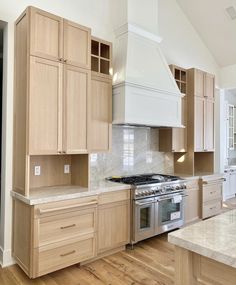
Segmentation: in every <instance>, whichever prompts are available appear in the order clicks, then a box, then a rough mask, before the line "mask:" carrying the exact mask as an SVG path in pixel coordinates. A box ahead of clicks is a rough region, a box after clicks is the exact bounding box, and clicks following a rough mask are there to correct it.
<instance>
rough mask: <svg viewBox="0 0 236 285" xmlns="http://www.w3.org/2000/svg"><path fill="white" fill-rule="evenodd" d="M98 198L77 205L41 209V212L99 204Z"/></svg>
mask: <svg viewBox="0 0 236 285" xmlns="http://www.w3.org/2000/svg"><path fill="white" fill-rule="evenodd" d="M97 203H98V202H97V200H94V201H91V202H88V203H81V204H76V205H71V206H66V207H60V208H53V209H45V210H43V209H39V214H40V215H41V214H47V213H52V212H55V211H62V210H69V209H74V208H78V207H84V206H90V205H95V204H97Z"/></svg>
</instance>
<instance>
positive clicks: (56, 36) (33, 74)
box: [14, 7, 91, 165]
mask: <svg viewBox="0 0 236 285" xmlns="http://www.w3.org/2000/svg"><path fill="white" fill-rule="evenodd" d="M15 25H16V27H15V29H16V45H15V53H16V70H17V72H16V73H15V85H16V88H15V100H17V99H16V98H18V97H21V102H24V104H25V106H23V104H22V103H21V104H20V105H19V104H15V110H14V124H15V125H16V124H18V125H19V124H20V125H21V127H22V129H24V130H22V135H23V134H24V133H25V138H21V139H20V138H19V137H20V135H15V136H14V144H15V146H14V147H15V148H20V147H21V150H18V151H23V153H24V152H26V155H49V154H52V155H54V154H62V153H67V154H78V153H86V152H87V151H88V147H87V116H88V114H87V108H88V105H87V101H88V97H89V93H90V84H91V75H90V73H91V71H90V62H91V58H90V53H91V31H90V29H89V28H86V27H82V26H80V25H78V24H76V23H73V22H70V21H67V20H65V19H62V18H60V17H57V16H55V15H52V14H50V13H47V12H45V11H42V10H39V9H37V8H34V7H29V8H27V9H26V10H25V11H24V13H23V14H22V15H21V16H20V17H19V19H18V20H17V21H16V24H15ZM27 41H29V42H30V45H29V47H28V45H27ZM23 55H24V56H23ZM28 62H29V64H28ZM22 66H25V67H26V76H25V77H24V78H23V77H22V78H21V76H20V72H21V70H20V68H22ZM18 87H20V88H18ZM24 97H25V98H24ZM23 113H26V114H25V115H23ZM18 121H20V123H17V122H18ZM15 132H17V131H16V129H15ZM19 140H21V141H19ZM23 160H25V158H24V159H23V158H21V163H22V162H23ZM24 164H25V165H26V160H25V161H24Z"/></svg>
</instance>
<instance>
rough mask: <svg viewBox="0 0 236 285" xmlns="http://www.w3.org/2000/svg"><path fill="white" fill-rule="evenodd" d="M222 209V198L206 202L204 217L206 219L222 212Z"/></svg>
mask: <svg viewBox="0 0 236 285" xmlns="http://www.w3.org/2000/svg"><path fill="white" fill-rule="evenodd" d="M221 209H222V201H221V200H218V201H212V202H208V203H204V204H203V208H202V218H203V219H205V218H208V217H212V216H215V215H217V214H220V212H221Z"/></svg>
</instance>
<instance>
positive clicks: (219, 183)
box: [200, 176, 224, 219]
mask: <svg viewBox="0 0 236 285" xmlns="http://www.w3.org/2000/svg"><path fill="white" fill-rule="evenodd" d="M223 181H224V178H223V176H222V177H220V176H219V177H208V178H202V179H200V186H201V201H202V205H201V208H202V211H201V212H202V213H201V217H202V219H206V218H210V217H212V216H215V215H218V214H220V213H221V211H222V201H223Z"/></svg>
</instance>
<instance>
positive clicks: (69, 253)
mask: <svg viewBox="0 0 236 285" xmlns="http://www.w3.org/2000/svg"><path fill="white" fill-rule="evenodd" d="M75 252H76V251H75V250H72V251H70V252H67V253H63V254H60V256H61V257H65V256H67V255H71V254H74V253H75Z"/></svg>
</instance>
